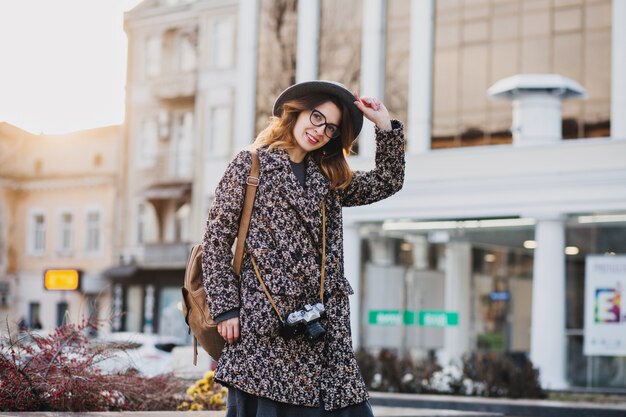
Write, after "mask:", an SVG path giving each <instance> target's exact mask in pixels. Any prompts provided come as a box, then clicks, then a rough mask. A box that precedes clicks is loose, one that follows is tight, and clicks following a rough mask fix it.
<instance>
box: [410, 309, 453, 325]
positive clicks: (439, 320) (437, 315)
mask: <svg viewBox="0 0 626 417" xmlns="http://www.w3.org/2000/svg"><path fill="white" fill-rule="evenodd" d="M419 325H420V326H426V327H448V326H458V325H459V313H456V312H452V311H432V310H431V311H425V310H422V311H420V312H419Z"/></svg>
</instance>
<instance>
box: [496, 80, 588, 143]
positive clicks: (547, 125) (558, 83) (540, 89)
mask: <svg viewBox="0 0 626 417" xmlns="http://www.w3.org/2000/svg"><path fill="white" fill-rule="evenodd" d="M487 94H488V95H489V97H491V98H493V99H504V100H512V101H513V126H512V128H511V130H512V132H513V144H514V145H516V146H520V145H536V144H546V143H555V142H558V141H559V140H561V137H562V134H561V123H562V122H561V101H562V100H565V99H569V98H577V99H583V98H586V97H587V93H586V91H585V89H584V88H583V87H582V86H581V85H580V84H578V83H577V82H576V81H574V80H571V79H569V78H566V77H563V76H561V75H558V74H518V75H514V76H512V77H508V78H504V79H502V80H500V81H498V82H496V83H495V84H494V85H492V86H491V87H490V88H489V89H488V90H487Z"/></svg>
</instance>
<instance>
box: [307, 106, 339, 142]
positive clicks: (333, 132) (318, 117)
mask: <svg viewBox="0 0 626 417" xmlns="http://www.w3.org/2000/svg"><path fill="white" fill-rule="evenodd" d="M309 120H310V121H311V124H312V125H313V126H315V127H320V126H324V134H325V135H326V136H327V137H328V138H329V139H335V138H336V137H339V135H340V134H341V130H339V126H337V125H334V124H332V123H328V122H326V116H324V115H323V114H322V112H320V111H319V110H316V109H313V110H311V115H310V116H309Z"/></svg>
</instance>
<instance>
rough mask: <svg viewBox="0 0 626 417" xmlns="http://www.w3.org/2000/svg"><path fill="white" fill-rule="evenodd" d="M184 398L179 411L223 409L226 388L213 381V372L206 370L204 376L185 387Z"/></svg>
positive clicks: (224, 407) (226, 393) (226, 392)
mask: <svg viewBox="0 0 626 417" xmlns="http://www.w3.org/2000/svg"><path fill="white" fill-rule="evenodd" d="M186 394H187V396H186V398H185V401H183V402H182V403H181V404H180V405H179V406H178V408H177V409H178V410H179V411H189V410H191V411H196V410H225V409H226V398H227V396H228V389H227V388H225V387H222V386H221V385H220V384H218V383H217V382H215V372H213V371H208V372H207V373H206V374H204V377H203V378H202V379H200V380H198V381H196V383H195V384H193V385H191V386H190V387H189V388H187V391H186Z"/></svg>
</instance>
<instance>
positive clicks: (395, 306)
mask: <svg viewBox="0 0 626 417" xmlns="http://www.w3.org/2000/svg"><path fill="white" fill-rule="evenodd" d="M515 220H516V219H511V222H513V223H514V222H515ZM435 223H441V224H443V223H449V224H457V226H451V227H452V229H449V230H443V229H436V228H435V227H440V226H435V225H434V224H435ZM472 223H473V221H471V220H470V221H467V222H463V221H458V222H456V221H450V222H416V224H415V225H414V226H419V227H416V228H415V230H430V231H428V232H405V231H402V230H398V229H396V228H390V229H387V230H393V231H387V232H385V233H382V234H381V233H380V232H374V233H370V235H369V237H368V238H367V240H366V251H365V252H364V256H363V260H364V263H365V265H364V283H363V291H362V296H363V300H362V305H363V310H364V312H365V314H364V316H363V318H364V320H365V323H363V324H362V325H363V327H364V328H363V331H362V334H363V343H364V346H365V347H366V348H374V349H377V348H383V347H385V348H390V349H397V348H398V347H401V348H402V349H403V350H408V351H410V352H411V353H413V354H415V355H417V356H423V355H427V354H428V352H429V351H430V350H432V349H440V348H443V347H444V338H443V334H444V333H443V329H442V328H436V327H430V326H421V325H418V323H417V318H416V317H417V316H416V315H415V316H412V315H414V314H416V312H420V311H428V310H436V311H444V310H451V311H452V310H455V308H452V309H450V308H449V305H450V302H451V301H450V300H447V301H446V294H450V293H454V292H456V291H457V290H454V291H451V289H450V287H449V286H450V285H454V286H456V285H457V284H458V285H460V286H462V287H463V286H464V287H465V288H466V289H464V290H462V291H463V293H462V295H460V297H461V299H463V300H465V299H467V300H468V302H467V304H466V306H464V307H463V306H459V307H458V311H457V313H458V317H459V320H464V321H465V322H466V323H468V328H467V333H468V337H469V340H468V349H470V350H475V349H480V350H484V351H493V352H501V353H504V354H507V355H518V354H520V355H526V354H527V353H528V352H529V351H530V325H531V309H530V306H531V305H532V273H533V251H532V248H531V247H527V246H530V245H529V242H531V241H532V239H533V236H534V231H533V228H532V227H530V226H528V225H518V226H502V227H485V228H482V227H473V226H472ZM431 227H433V228H432V229H430V228H431ZM386 233H388V234H386ZM451 283H452V284H451ZM447 286H448V287H447ZM459 291H461V290H459ZM465 297H467V298H465ZM461 304H463V303H461ZM403 310H404V311H408V315H405V317H404V326H403V325H402V317H400V316H397V317H393V316H392V315H390V314H389V313H390V312H401V311H403ZM405 314H406V313H405ZM407 317H408V318H409V320H408V321H407ZM410 317H414V319H410ZM381 320H382V321H381ZM394 320H396V321H394Z"/></svg>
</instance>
